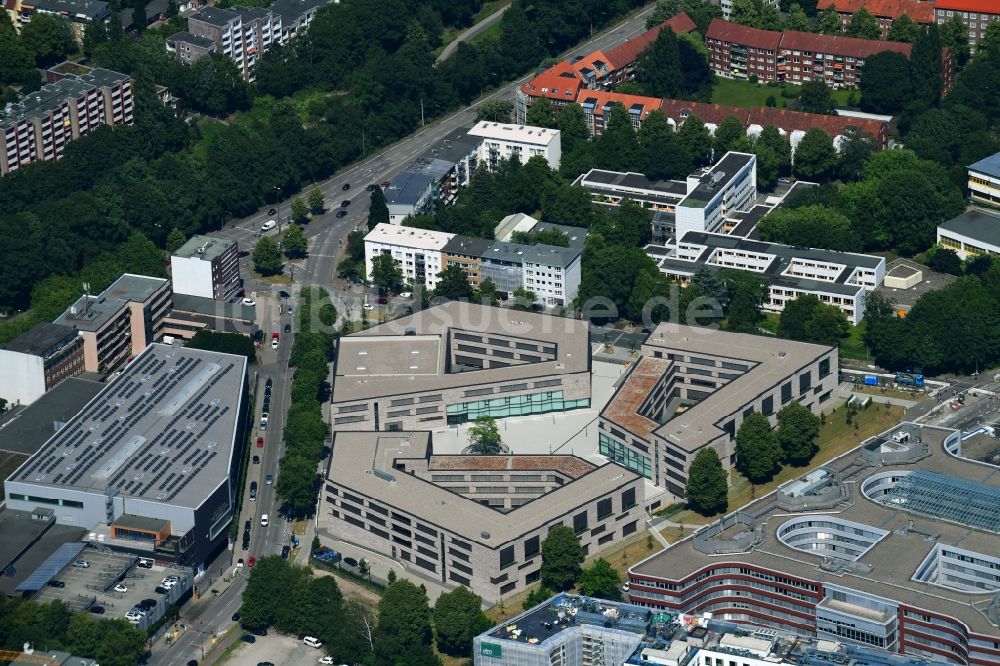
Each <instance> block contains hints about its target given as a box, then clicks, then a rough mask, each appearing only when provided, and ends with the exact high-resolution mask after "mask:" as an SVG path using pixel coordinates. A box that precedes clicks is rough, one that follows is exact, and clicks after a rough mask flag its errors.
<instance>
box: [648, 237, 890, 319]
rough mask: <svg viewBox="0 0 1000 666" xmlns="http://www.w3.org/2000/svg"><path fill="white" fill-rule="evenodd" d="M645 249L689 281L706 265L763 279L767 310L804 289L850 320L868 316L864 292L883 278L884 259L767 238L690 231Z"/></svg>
mask: <svg viewBox="0 0 1000 666" xmlns="http://www.w3.org/2000/svg"><path fill="white" fill-rule="evenodd" d="M646 252H647V254H649V255H650V256H651V257H652V258H653V260H654V261H655V262H656V263H657V265H658V266H659V268H660V271H661V272H662V273H664V274H665V275H667V276H668V277H670V278H672V279H675V280H679V281H681V282H686V281H688V280H690V278H691V277H692V276H693V275H694V274H695V272H697V270H698V269H699V268H701V267H702V266H710V267H713V268H717V269H727V268H728V269H737V270H742V271H747V272H749V273H753V274H755V275H758V276H760V277H762V278H764V279H765V280H766V281H767V282H768V284H769V285H770V293H769V295H768V298H767V300H766V301H765V302H764V308H763V309H764V310H765V311H767V312H776V313H778V312H781V311H782V310H784V309H785V303H787V302H788V301H791V300H794V299H796V298H798V297H799V296H803V295H805V294H812V295H814V296H816V297H817V298H818V299H819V300H820V301H822V302H823V303H827V304H829V305H835V306H836V307H838V308H840V309H841V310H842V311H843V312H844V314H845V315H847V320H848V321H849V322H850V323H851V324H852V325H856V324H858V323H859V322H860V321H861V320H862V318H864V312H865V302H864V301H865V294H867V293H868V292H869V291H871V290H873V289H875V288H877V287H878V286H880V285H881V284H882V281H883V280H884V279H885V258H883V257H876V256H871V255H867V254H856V253H852V252H835V251H833V250H817V249H811V248H797V247H791V246H789V245H779V244H778V243H765V242H762V241H755V240H750V239H746V238H739V237H737V236H730V235H725V234H711V233H700V232H689V233H687V234H685V235H684V236H683V237H682V239H681V241H680V242H677V243H675V244H672V245H666V246H656V245H650V246H647V247H646Z"/></svg>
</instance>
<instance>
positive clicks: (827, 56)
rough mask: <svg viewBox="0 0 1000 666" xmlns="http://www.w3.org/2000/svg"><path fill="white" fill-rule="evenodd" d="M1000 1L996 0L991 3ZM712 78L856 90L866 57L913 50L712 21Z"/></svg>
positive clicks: (949, 67) (948, 74)
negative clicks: (820, 82) (815, 82)
mask: <svg viewBox="0 0 1000 666" xmlns="http://www.w3.org/2000/svg"><path fill="white" fill-rule="evenodd" d="M995 1H998V2H1000V0H995ZM705 44H706V45H707V46H708V49H709V52H710V53H711V56H712V69H713V70H714V71H715V73H716V74H719V75H720V76H725V77H728V78H731V79H749V78H750V77H751V76H756V77H757V80H759V81H761V82H762V83H782V82H786V81H787V82H789V83H795V84H801V83H805V82H806V81H811V80H813V79H815V78H820V79H822V80H823V81H824V82H826V84H827V85H829V86H830V87H832V88H854V87H856V86H857V84H858V81H859V80H860V74H861V71H862V70H863V68H864V64H865V58H867V57H869V56H872V55H874V54H876V53H882V52H883V51H895V52H897V53H902V54H903V55H905V56H906V57H909V56H910V51H911V50H912V48H913V46H912V45H911V44H904V43H902V42H887V41H881V40H872V39H857V38H855V37H839V36H835V35H817V34H814V33H811V32H798V31H795V30H786V31H784V32H775V31H771V30H758V29H756V28H749V27H747V26H743V25H738V24H736V23H729V22H727V21H723V20H721V19H715V20H713V21H712V23H711V25H709V27H708V31H707V32H706V33H705ZM941 56H942V79H943V81H944V90H945V91H947V90H949V89H950V88H951V84H952V83H953V81H954V65H953V63H952V59H951V53H950V52H949V51H948V49H944V50H943V51H942V54H941Z"/></svg>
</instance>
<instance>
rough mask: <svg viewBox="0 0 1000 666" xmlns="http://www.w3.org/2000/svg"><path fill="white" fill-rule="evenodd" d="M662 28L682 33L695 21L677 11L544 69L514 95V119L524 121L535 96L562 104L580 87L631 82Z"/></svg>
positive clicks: (690, 29) (689, 30)
mask: <svg viewBox="0 0 1000 666" xmlns="http://www.w3.org/2000/svg"><path fill="white" fill-rule="evenodd" d="M664 28H670V29H671V30H673V31H674V32H675V33H677V34H683V33H687V32H691V31H692V30H694V29H695V24H694V21H692V20H691V17H689V16H688V15H687V14H685V13H684V12H681V13H680V14H677V15H676V16H672V17H671V18H669V19H668V20H666V21H664V22H663V23H661V24H660V25H658V26H655V27H653V28H650V29H649V30H647V31H646V32H644V33H642V34H641V35H639V36H637V37H634V38H633V39H628V40H625V41H624V42H622V43H621V44H618V45H617V46H614V47H612V48H610V49H608V50H606V51H594V52H592V53H590V54H588V55H586V56H583V57H580V58H575V59H573V60H572V61H569V60H564V61H562V62H560V63H559V64H558V65H554V66H552V67H550V68H548V69H547V70H545V71H544V72H541V73H540V74H538V75H537V76H536V77H534V78H533V79H531V80H530V81H528V82H527V83H525V84H524V85H522V86H521V87H520V88H519V89H518V91H517V93H516V94H515V96H514V97H515V100H514V111H515V114H516V118H517V122H519V123H523V122H525V113H527V110H528V107H529V106H531V104H532V102H534V101H535V100H536V99H538V98H539V97H548V98H549V101H551V102H552V104H554V105H555V106H564V105H566V104H570V103H573V102H575V101H576V98H577V96H578V95H579V93H580V91H581V90H584V89H590V90H607V89H609V88H611V87H612V86H614V85H616V84H618V83H621V82H623V81H631V80H632V78H633V77H634V76H635V61H636V60H637V59H638V58H639V54H641V53H642V52H643V51H645V50H646V49H647V48H648V47H649V45H650V44H652V43H653V41H654V40H655V39H656V38H657V37H658V36H659V35H660V31H661V30H663V29H664Z"/></svg>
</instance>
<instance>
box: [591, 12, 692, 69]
mask: <svg viewBox="0 0 1000 666" xmlns="http://www.w3.org/2000/svg"><path fill="white" fill-rule="evenodd" d="M695 27H696V26H695V24H694V21H692V20H691V17H690V16H688V15H687V14H686V13H684V12H681V13H680V14H676V15H674V16H672V17H670V18H669V19H667V20H666V21H664V22H663V23H661V24H660V25H658V26H654V27H652V28H650V29H649V30H647V31H646V32H644V33H642V34H641V35H639V36H638V37H634V38H633V39H629V40H626V41H624V42H622V43H621V44H619V45H618V46H615V47H612V48H610V49H608V51H607V56H608V61H609V62H610V63H611V65H612V66H613V67H614V69H621V68H622V67H626V66H628V65H630V64H631V63H633V62H635V59H636V58H638V57H639V54H640V53H642V52H643V51H645V50H646V48H647V47H649V45H650V44H652V43H653V42H654V41H655V40H656V38H657V37H659V35H660V31H661V30H663V29H664V28H670V29H671V30H673V31H674V32H675V33H677V34H682V33H685V32H691V31H692V30H694V29H695Z"/></svg>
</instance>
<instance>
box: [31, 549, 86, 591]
mask: <svg viewBox="0 0 1000 666" xmlns="http://www.w3.org/2000/svg"><path fill="white" fill-rule="evenodd" d="M86 547H87V544H86V543H84V542H83V541H70V542H68V543H64V544H63V545H61V546H59V548H57V549H56V552H54V553H52V554H51V555H49V558H48V559H47V560H45V561H44V562H42V563H41V565H39V567H38V568H37V569H35V571H34V572H33V573H32V574H31V575H30V576H28V577H27V578H25V579H24V580H23V581H21V584H20V585H18V586H17V588H15V590H16V591H17V592H37V591H38V590H40V589H42V587H44V586H45V584H46V583H48V582H49V581H50V580H52V579H53V578H54V577H55V575H56V574H57V573H59V572H60V571H62V570H63V569H64V568H65V567H66V565H68V564H69V563H70V562H72V561H73V560H75V559H76V556H77V555H79V554H80V552H81V551H82V550H83V549H84V548H86Z"/></svg>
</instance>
